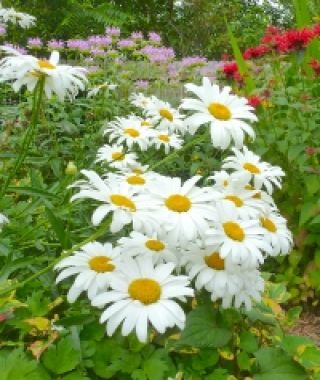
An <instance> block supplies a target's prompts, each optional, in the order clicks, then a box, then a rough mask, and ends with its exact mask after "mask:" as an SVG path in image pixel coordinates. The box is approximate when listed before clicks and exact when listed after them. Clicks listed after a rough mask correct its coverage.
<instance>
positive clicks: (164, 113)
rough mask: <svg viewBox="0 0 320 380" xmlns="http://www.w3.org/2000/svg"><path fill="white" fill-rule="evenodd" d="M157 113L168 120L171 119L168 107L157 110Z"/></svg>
mask: <svg viewBox="0 0 320 380" xmlns="http://www.w3.org/2000/svg"><path fill="white" fill-rule="evenodd" d="M159 114H160V116H161V117H163V118H164V119H167V120H169V121H173V115H172V113H171V112H170V111H169V110H168V109H166V108H161V109H160V110H159Z"/></svg>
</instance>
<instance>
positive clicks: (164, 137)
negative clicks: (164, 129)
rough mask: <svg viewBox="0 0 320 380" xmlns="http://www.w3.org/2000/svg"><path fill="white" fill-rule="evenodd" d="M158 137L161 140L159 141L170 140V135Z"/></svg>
mask: <svg viewBox="0 0 320 380" xmlns="http://www.w3.org/2000/svg"><path fill="white" fill-rule="evenodd" d="M158 139H159V140H161V141H164V142H169V141H170V137H169V136H168V135H159V136H158Z"/></svg>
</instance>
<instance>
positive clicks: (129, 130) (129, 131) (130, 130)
mask: <svg viewBox="0 0 320 380" xmlns="http://www.w3.org/2000/svg"><path fill="white" fill-rule="evenodd" d="M124 133H125V134H126V135H129V136H131V137H134V138H135V137H139V136H140V132H139V131H137V130H136V129H134V128H126V129H125V130H124Z"/></svg>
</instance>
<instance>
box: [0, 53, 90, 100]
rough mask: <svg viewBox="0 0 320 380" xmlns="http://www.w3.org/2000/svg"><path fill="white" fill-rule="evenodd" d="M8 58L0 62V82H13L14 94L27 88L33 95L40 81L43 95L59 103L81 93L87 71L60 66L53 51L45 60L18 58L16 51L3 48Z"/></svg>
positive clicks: (27, 56)
mask: <svg viewBox="0 0 320 380" xmlns="http://www.w3.org/2000/svg"><path fill="white" fill-rule="evenodd" d="M0 49H1V50H3V51H4V52H5V53H6V54H7V56H6V57H5V58H2V59H1V60H0V82H12V88H13V90H14V91H19V90H20V88H21V87H23V86H26V87H27V89H28V90H29V91H33V90H34V89H35V87H36V85H37V84H38V82H39V81H40V80H43V81H44V92H45V94H46V96H47V97H48V98H51V96H52V95H53V94H56V95H57V97H58V98H59V100H61V101H63V100H64V98H65V97H68V98H69V99H74V97H75V96H76V95H77V94H78V92H79V90H84V88H85V84H86V82H87V78H86V76H85V73H86V70H85V69H84V68H81V67H72V66H69V65H59V64H58V63H59V53H58V52H57V51H53V52H52V53H51V56H50V58H49V59H48V60H46V59H38V58H36V57H33V56H32V55H26V54H21V53H19V52H18V51H17V50H15V49H13V48H10V47H5V46H2V47H1V48H0Z"/></svg>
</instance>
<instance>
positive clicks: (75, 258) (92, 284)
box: [55, 241, 120, 303]
mask: <svg viewBox="0 0 320 380" xmlns="http://www.w3.org/2000/svg"><path fill="white" fill-rule="evenodd" d="M119 263H120V250H119V248H114V247H112V244H110V243H105V244H102V243H99V242H97V241H95V242H91V243H88V244H86V245H84V246H83V247H82V248H81V250H80V251H77V252H75V253H74V254H73V255H72V256H69V257H67V258H65V259H62V260H61V261H60V262H59V263H58V264H57V265H56V266H55V270H57V271H60V273H59V274H58V276H57V279H56V283H59V282H61V281H62V280H64V279H66V278H68V277H71V276H75V280H74V283H73V285H72V286H71V288H70V289H69V291H68V295H67V299H68V301H69V302H71V303H72V302H74V301H75V300H76V299H77V298H78V297H79V295H80V294H81V293H82V292H87V294H88V297H89V298H90V299H91V298H93V297H95V296H96V295H97V294H98V293H99V291H101V290H105V289H106V288H107V287H108V286H109V282H110V274H111V273H113V272H115V271H116V270H117V268H118V266H119Z"/></svg>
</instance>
